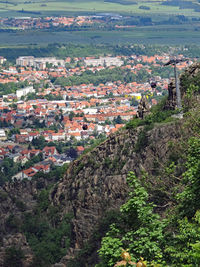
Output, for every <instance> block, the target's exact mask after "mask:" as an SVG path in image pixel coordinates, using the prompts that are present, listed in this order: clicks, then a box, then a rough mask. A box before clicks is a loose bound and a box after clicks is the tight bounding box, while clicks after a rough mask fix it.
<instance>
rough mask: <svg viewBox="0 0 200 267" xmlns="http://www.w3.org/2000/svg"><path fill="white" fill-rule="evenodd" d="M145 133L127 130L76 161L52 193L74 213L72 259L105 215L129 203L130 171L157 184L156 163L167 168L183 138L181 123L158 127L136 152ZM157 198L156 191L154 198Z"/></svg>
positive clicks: (161, 202) (162, 201)
mask: <svg viewBox="0 0 200 267" xmlns="http://www.w3.org/2000/svg"><path fill="white" fill-rule="evenodd" d="M141 131H143V129H142V128H139V129H137V130H135V129H131V130H123V131H120V132H118V133H116V134H114V135H112V136H110V137H109V138H108V139H107V140H106V141H105V142H104V143H102V144H101V145H99V146H98V147H96V148H95V149H94V150H93V151H91V152H90V153H88V154H86V155H85V156H83V157H82V158H81V159H79V160H77V161H75V162H73V163H72V164H71V166H70V167H69V169H68V170H67V173H66V175H65V176H64V178H63V181H61V182H60V183H59V184H58V185H57V186H56V187H55V188H54V189H53V190H52V192H51V202H52V203H53V205H55V206H59V207H61V209H62V212H63V213H64V214H65V213H70V212H72V213H73V217H74V219H73V221H72V224H73V233H74V236H73V241H74V243H73V247H72V250H71V251H70V255H71V256H72V255H73V252H74V251H77V249H81V248H82V247H83V244H84V243H85V242H86V241H88V240H89V239H90V237H91V234H92V232H93V230H94V228H95V226H96V225H97V224H98V221H99V219H100V218H101V217H102V216H103V215H104V214H105V212H108V211H109V210H112V209H119V207H120V206H121V204H122V203H124V202H125V200H126V198H127V192H128V187H127V184H126V177H127V174H128V172H129V171H131V170H132V171H133V170H134V171H135V173H136V175H138V176H139V177H142V174H143V173H144V172H145V173H146V174H147V175H149V183H152V184H156V182H155V181H154V179H153V175H154V171H155V162H157V163H158V164H159V167H160V168H161V166H162V164H163V165H164V162H165V161H166V159H167V158H168V157H169V155H170V153H171V150H170V146H169V143H170V142H173V141H176V140H178V139H179V138H180V137H181V124H180V122H177V123H175V124H174V123H173V124H168V125H165V126H157V127H155V128H154V129H153V130H151V131H149V132H147V139H148V144H149V145H147V146H145V147H141V148H140V151H139V152H137V153H136V152H135V145H136V144H137V142H138V138H139V135H140V134H141ZM151 177H152V178H151ZM165 186H166V191H169V192H170V190H171V188H170V187H171V184H167V183H166V185H165ZM158 187H159V186H158ZM155 190H157V187H156V186H155ZM158 191H159V190H158ZM153 195H154V194H153V192H152V199H153ZM154 200H155V199H154ZM167 201H168V196H163V198H160V199H159V200H158V202H157V204H158V205H160V206H162V205H163V206H164V205H165V204H166V203H167ZM65 262H66V261H65Z"/></svg>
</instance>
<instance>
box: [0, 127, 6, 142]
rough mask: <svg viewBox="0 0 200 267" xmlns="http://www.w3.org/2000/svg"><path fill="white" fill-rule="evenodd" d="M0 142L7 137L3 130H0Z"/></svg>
mask: <svg viewBox="0 0 200 267" xmlns="http://www.w3.org/2000/svg"><path fill="white" fill-rule="evenodd" d="M0 140H1V141H4V140H7V136H6V133H5V130H4V129H0Z"/></svg>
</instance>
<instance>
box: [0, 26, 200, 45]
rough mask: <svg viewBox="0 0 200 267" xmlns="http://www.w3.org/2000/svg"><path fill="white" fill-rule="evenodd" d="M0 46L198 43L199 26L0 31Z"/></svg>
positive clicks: (199, 39) (199, 37)
mask: <svg viewBox="0 0 200 267" xmlns="http://www.w3.org/2000/svg"><path fill="white" fill-rule="evenodd" d="M0 39H1V46H10V45H20V44H21V45H22V44H41V45H42V44H51V43H76V44H81V43H83V44H126V43H127V44H128V43H136V44H139V43H144V44H169V45H170V44H174V45H179V44H199V43H200V27H196V28H194V27H193V26H190V25H163V26H162V25H161V26H145V27H136V28H134V29H132V30H115V31H108V30H105V31H100V30H95V31H73V32H68V31H58V32H55V31H54V32H50V31H44V30H37V31H18V32H14V33H7V32H0Z"/></svg>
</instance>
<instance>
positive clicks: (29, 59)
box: [16, 56, 65, 69]
mask: <svg viewBox="0 0 200 267" xmlns="http://www.w3.org/2000/svg"><path fill="white" fill-rule="evenodd" d="M47 64H51V65H52V66H54V67H56V66H62V67H64V66H65V61H64V60H62V59H56V58H55V57H38V58H35V57H33V56H23V57H18V58H17V59H16V65H18V66H24V67H26V66H31V67H35V68H38V69H45V68H46V65H47Z"/></svg>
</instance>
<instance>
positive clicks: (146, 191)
mask: <svg viewBox="0 0 200 267" xmlns="http://www.w3.org/2000/svg"><path fill="white" fill-rule="evenodd" d="M199 74H200V65H199V64H195V65H194V66H191V67H190V68H189V69H188V70H187V71H186V72H185V74H183V75H182V77H181V94H182V99H183V118H181V117H180V116H178V115H177V111H176V110H174V105H173V104H174V99H175V91H174V85H173V84H171V85H170V86H169V90H170V94H169V97H168V99H167V100H166V99H165V100H163V102H162V103H160V104H159V105H158V106H156V107H154V108H153V109H152V110H151V113H149V114H147V115H146V116H145V118H144V119H143V120H140V119H133V120H132V121H130V122H129V123H128V124H127V125H126V127H125V128H124V129H121V130H120V131H118V132H117V133H115V134H113V135H111V136H109V138H108V139H107V140H106V141H104V142H103V143H101V144H100V145H98V146H97V147H96V148H94V149H93V150H91V151H89V152H88V153H87V154H85V155H82V156H81V157H80V158H79V159H78V160H76V161H74V162H73V163H72V164H71V165H70V166H69V168H68V169H67V171H66V173H65V175H64V177H63V179H61V180H59V181H58V182H56V183H55V182H54V181H56V177H55V179H52V180H51V181H47V180H45V179H40V180H33V181H30V182H29V181H24V182H21V183H19V182H17V183H10V184H6V185H4V186H3V187H2V188H0V200H1V203H0V211H1V214H3V216H1V219H0V227H1V235H0V238H1V239H0V266H9V267H12V266H69V267H72V266H74V267H79V266H80V267H84V266H88V267H91V266H98V267H103V266H105V267H107V266H114V265H115V264H117V262H120V261H121V260H122V259H121V257H120V255H121V253H122V249H124V250H129V253H130V256H131V261H132V262H138V261H139V260H140V257H143V258H144V260H145V261H146V262H147V263H146V264H147V266H199V264H200V243H199V236H200V230H199V229H200V227H199V223H200V220H199V218H200V214H199V208H200V202H199V199H200V198H199V189H200V188H199V187H200V184H199V178H200V177H199V175H200V138H199V135H200V108H199V102H200V99H199V84H200V79H199ZM178 112H179V111H178ZM55 176H56V174H55ZM128 261H130V258H129V259H128ZM56 263H59V265H58V264H56ZM118 266H119V265H118ZM127 266H128V265H127Z"/></svg>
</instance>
